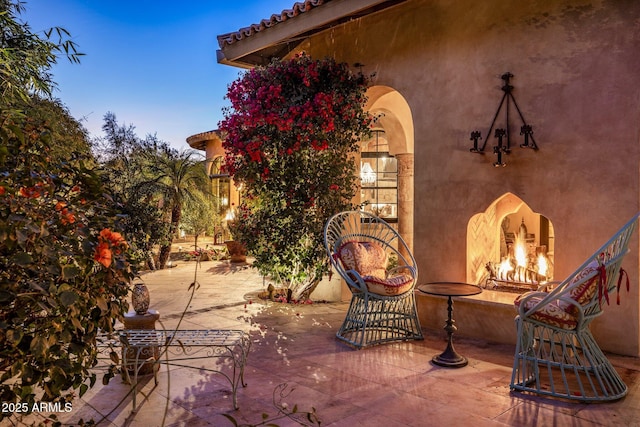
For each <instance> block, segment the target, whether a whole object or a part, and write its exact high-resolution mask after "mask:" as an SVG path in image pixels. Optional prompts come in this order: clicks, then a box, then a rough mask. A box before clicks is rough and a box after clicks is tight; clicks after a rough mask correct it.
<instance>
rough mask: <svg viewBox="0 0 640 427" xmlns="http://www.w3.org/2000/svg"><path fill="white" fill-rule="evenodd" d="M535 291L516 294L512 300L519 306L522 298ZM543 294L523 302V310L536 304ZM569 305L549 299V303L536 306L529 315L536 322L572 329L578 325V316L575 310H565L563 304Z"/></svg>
mask: <svg viewBox="0 0 640 427" xmlns="http://www.w3.org/2000/svg"><path fill="white" fill-rule="evenodd" d="M536 292H537V291H531V292H526V293H524V294H521V295H518V297H517V298H516V299H515V301H514V302H513V303H514V305H515V306H516V308H519V307H520V305H521V302H522V299H523V298H524V297H525V296H527V295H530V294H532V293H536ZM544 297H545V295H542V294H541V295H540V296H534V297H531V298H530V299H529V300H527V301H526V302H525V306H524V308H525V310H529V309H531V308H533V307H534V306H536V305H537V304H538V303H539V302H540V301H542V299H543V298H544ZM566 305H570V304H568V303H566V302H563V301H559V300H556V301H551V302H550V303H548V304H546V305H544V306H542V307H540V308H538V310H536V311H535V312H533V313H532V314H531V315H530V317H531V318H532V319H534V320H537V321H538V322H542V323H545V324H547V325H550V326H555V327H558V328H561V329H566V330H572V329H575V328H576V326H577V325H578V318H577V316H576V313H575V310H567V309H565V308H564V307H563V306H566Z"/></svg>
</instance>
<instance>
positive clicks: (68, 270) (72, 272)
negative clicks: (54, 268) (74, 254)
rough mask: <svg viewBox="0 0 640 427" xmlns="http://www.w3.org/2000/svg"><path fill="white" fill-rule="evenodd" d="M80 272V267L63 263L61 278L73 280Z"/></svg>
mask: <svg viewBox="0 0 640 427" xmlns="http://www.w3.org/2000/svg"><path fill="white" fill-rule="evenodd" d="M79 274H80V269H79V268H78V267H76V266H75V265H65V266H64V267H62V278H63V279H64V280H73V279H75V278H76V277H78V275H79Z"/></svg>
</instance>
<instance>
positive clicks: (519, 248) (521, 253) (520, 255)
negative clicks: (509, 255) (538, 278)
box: [513, 239, 527, 267]
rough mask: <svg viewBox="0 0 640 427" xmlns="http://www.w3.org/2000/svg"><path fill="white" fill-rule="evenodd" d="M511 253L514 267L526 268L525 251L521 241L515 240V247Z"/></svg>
mask: <svg viewBox="0 0 640 427" xmlns="http://www.w3.org/2000/svg"><path fill="white" fill-rule="evenodd" d="M513 253H514V257H515V259H516V265H517V266H518V267H526V266H527V250H526V248H525V245H524V243H523V242H522V240H520V239H516V245H515V248H514V250H513Z"/></svg>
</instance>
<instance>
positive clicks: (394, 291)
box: [362, 273, 413, 296]
mask: <svg viewBox="0 0 640 427" xmlns="http://www.w3.org/2000/svg"><path fill="white" fill-rule="evenodd" d="M362 279H363V280H364V283H366V284H367V289H369V292H371V293H374V294H378V295H387V296H392V295H400V294H403V293H405V292H407V291H408V290H409V289H411V286H412V285H413V278H412V277H411V276H410V275H408V274H404V273H402V274H399V275H397V276H393V277H388V278H386V279H382V278H379V277H375V276H364V277H363V278H362Z"/></svg>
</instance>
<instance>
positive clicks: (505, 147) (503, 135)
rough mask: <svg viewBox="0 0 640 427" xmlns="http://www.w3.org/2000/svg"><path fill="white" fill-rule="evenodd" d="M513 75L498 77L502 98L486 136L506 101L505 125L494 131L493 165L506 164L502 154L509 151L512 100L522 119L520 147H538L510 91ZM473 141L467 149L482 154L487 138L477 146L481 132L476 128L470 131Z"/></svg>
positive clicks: (506, 74) (511, 89)
mask: <svg viewBox="0 0 640 427" xmlns="http://www.w3.org/2000/svg"><path fill="white" fill-rule="evenodd" d="M512 77H513V74H511V73H509V72H506V73H504V74H503V75H502V76H500V78H501V79H502V80H504V85H503V86H502V88H501V89H502V91H503V92H504V95H502V99H501V100H500V105H498V110H497V111H496V114H495V116H493V121H492V122H491V126H489V131H488V132H487V135H488V136H491V131H492V130H493V127H494V126H495V124H496V119H497V118H498V115H499V114H500V111H501V110H502V106H503V105H504V104H505V101H506V104H507V106H506V108H505V127H504V128H497V129H496V130H495V133H494V135H493V136H494V137H495V138H496V139H497V140H498V143H497V144H496V145H495V146H494V147H493V153H494V154H495V155H496V156H497V160H496V162H495V163H493V166H495V167H499V166H502V167H504V166H506V165H507V164H506V163H505V162H504V160H503V158H502V156H503V154H509V153H511V135H510V132H509V129H510V126H509V110H510V107H511V102H513V106H514V107H515V108H516V111H517V112H518V116H520V120H521V121H522V126H521V128H520V135H523V136H524V142H523V143H522V144H520V147H521V148H532V149H534V150H537V149H538V145H537V144H536V140H535V139H534V138H533V128H532V127H531V126H530V125H528V124H527V122H526V121H525V119H524V117H523V116H522V112H520V108H519V107H518V103H517V102H516V99H515V98H514V97H513V94H512V93H511V92H512V91H513V86H511V84H510V83H509V80H511V78H512ZM469 139H470V140H471V141H473V148H471V149H469V151H471V152H472V153H478V154H484V149H485V147H486V146H487V140H486V139H485V141H484V143H483V144H482V147H478V140H481V139H482V133H481V132H480V131H478V130H474V131H473V132H471V138H469Z"/></svg>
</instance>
